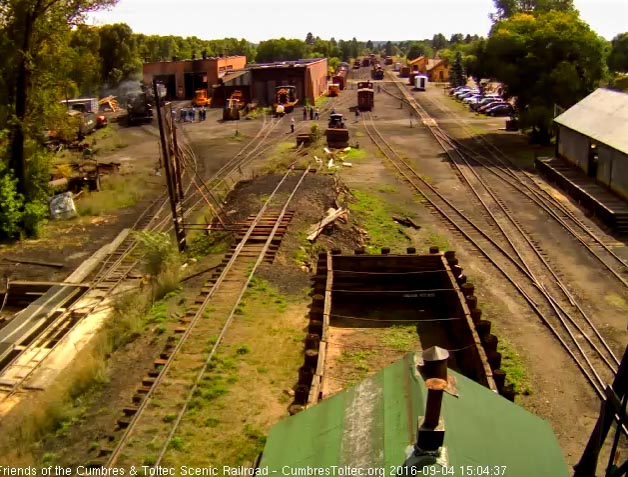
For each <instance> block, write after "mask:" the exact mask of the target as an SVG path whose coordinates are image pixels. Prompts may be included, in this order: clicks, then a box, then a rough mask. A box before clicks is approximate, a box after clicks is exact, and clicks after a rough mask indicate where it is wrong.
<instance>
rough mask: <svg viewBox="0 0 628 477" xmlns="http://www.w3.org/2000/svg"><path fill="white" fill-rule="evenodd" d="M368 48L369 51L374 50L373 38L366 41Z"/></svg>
mask: <svg viewBox="0 0 628 477" xmlns="http://www.w3.org/2000/svg"><path fill="white" fill-rule="evenodd" d="M366 49H367V50H369V51H373V42H372V41H371V40H369V41H367V42H366Z"/></svg>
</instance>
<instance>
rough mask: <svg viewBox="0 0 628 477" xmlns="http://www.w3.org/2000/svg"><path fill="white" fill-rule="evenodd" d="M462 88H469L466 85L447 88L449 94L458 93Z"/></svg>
mask: <svg viewBox="0 0 628 477" xmlns="http://www.w3.org/2000/svg"><path fill="white" fill-rule="evenodd" d="M463 89H464V90H467V91H468V90H470V89H471V88H467V87H466V86H456V87H455V88H451V89H450V90H449V96H453V95H454V93H458V92H460V91H462V90H463Z"/></svg>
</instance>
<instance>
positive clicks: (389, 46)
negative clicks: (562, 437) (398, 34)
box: [384, 41, 393, 56]
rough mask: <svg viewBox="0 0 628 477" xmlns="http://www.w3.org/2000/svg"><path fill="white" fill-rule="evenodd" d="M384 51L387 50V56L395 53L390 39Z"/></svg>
mask: <svg viewBox="0 0 628 477" xmlns="http://www.w3.org/2000/svg"><path fill="white" fill-rule="evenodd" d="M384 51H385V52H386V56H392V54H393V44H392V42H390V41H387V42H386V46H384Z"/></svg>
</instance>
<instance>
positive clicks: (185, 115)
mask: <svg viewBox="0 0 628 477" xmlns="http://www.w3.org/2000/svg"><path fill="white" fill-rule="evenodd" d="M179 113H180V115H179V122H180V123H184V122H186V121H187V120H188V111H187V109H185V108H181V109H180V110H179Z"/></svg>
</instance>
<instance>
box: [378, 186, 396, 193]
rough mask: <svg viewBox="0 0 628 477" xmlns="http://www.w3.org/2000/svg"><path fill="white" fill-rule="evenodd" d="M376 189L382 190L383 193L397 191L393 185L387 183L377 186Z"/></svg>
mask: <svg viewBox="0 0 628 477" xmlns="http://www.w3.org/2000/svg"><path fill="white" fill-rule="evenodd" d="M377 190H378V191H379V192H383V193H386V192H397V188H396V187H395V186H393V185H387V184H385V185H380V186H377Z"/></svg>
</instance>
